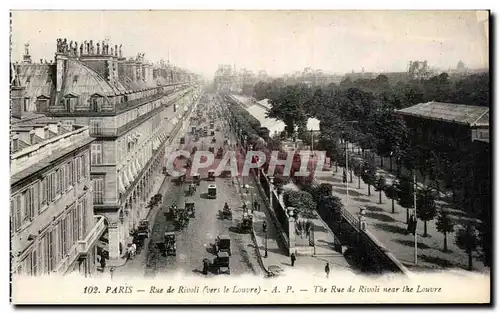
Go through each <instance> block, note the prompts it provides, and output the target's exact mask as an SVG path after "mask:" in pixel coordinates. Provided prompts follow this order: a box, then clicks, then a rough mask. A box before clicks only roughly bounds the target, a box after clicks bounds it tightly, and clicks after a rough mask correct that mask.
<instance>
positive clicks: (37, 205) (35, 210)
mask: <svg viewBox="0 0 500 314" xmlns="http://www.w3.org/2000/svg"><path fill="white" fill-rule="evenodd" d="M39 190H40V182H37V183H35V185H34V186H33V211H32V213H31V217H35V213H38V212H40V193H39Z"/></svg>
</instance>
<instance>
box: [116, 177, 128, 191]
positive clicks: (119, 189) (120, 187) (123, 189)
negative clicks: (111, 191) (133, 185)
mask: <svg viewBox="0 0 500 314" xmlns="http://www.w3.org/2000/svg"><path fill="white" fill-rule="evenodd" d="M117 177H118V192H120V193H125V191H126V190H125V186H124V185H123V179H122V174H121V173H120V172H118V176H117Z"/></svg>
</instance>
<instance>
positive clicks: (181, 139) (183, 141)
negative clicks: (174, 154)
mask: <svg viewBox="0 0 500 314" xmlns="http://www.w3.org/2000/svg"><path fill="white" fill-rule="evenodd" d="M179 143H180V144H185V143H186V138H185V137H184V136H183V137H181V138H180V140H179Z"/></svg>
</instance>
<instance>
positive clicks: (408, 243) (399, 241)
mask: <svg viewBox="0 0 500 314" xmlns="http://www.w3.org/2000/svg"><path fill="white" fill-rule="evenodd" d="M393 241H395V242H398V243H401V244H403V245H406V246H415V242H414V241H413V240H411V241H410V240H400V239H397V240H393ZM417 247H418V248H419V249H429V248H430V246H428V245H427V244H425V243H421V242H418V243H417Z"/></svg>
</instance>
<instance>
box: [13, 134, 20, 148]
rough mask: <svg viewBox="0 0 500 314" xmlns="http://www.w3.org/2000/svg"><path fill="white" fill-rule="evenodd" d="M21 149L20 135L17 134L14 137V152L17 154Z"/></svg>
mask: <svg viewBox="0 0 500 314" xmlns="http://www.w3.org/2000/svg"><path fill="white" fill-rule="evenodd" d="M18 149H19V135H18V134H17V133H15V134H14V136H13V137H12V152H15V151H17V150H18Z"/></svg>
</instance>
